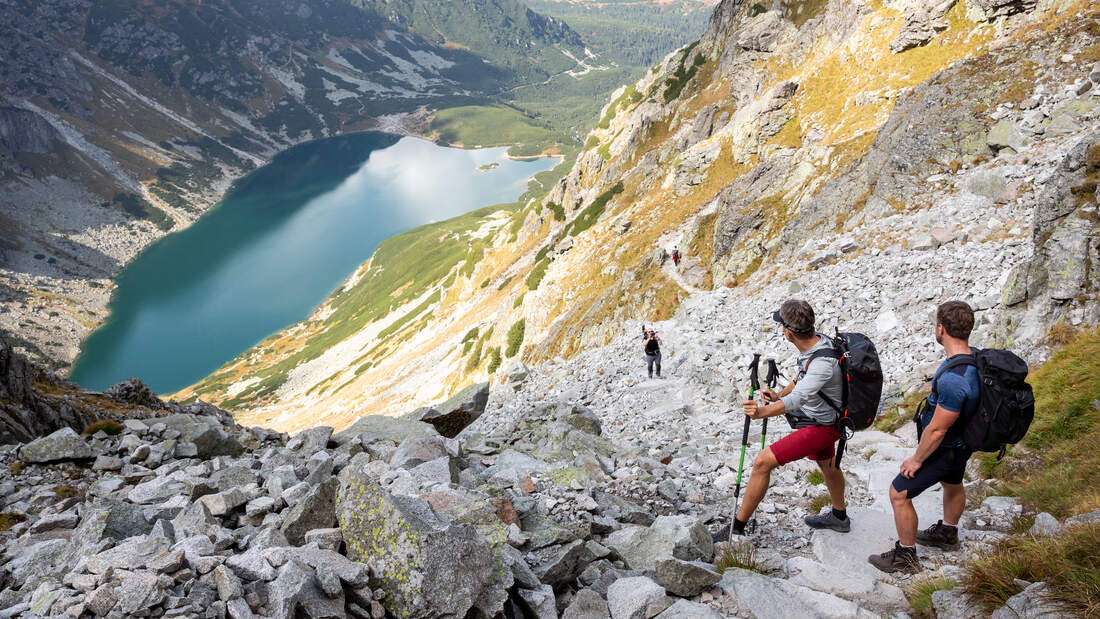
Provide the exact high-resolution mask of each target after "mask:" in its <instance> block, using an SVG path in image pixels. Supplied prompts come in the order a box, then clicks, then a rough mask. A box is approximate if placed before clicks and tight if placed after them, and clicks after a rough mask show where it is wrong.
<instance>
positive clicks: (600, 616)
mask: <svg viewBox="0 0 1100 619" xmlns="http://www.w3.org/2000/svg"><path fill="white" fill-rule="evenodd" d="M666 612H667V611H666ZM610 617H611V611H610V610H609V609H608V608H607V602H605V601H604V599H603V598H602V597H600V594H599V593H596V592H595V591H593V590H591V589H581V590H580V591H578V592H577V594H576V595H574V596H573V601H571V602H570V603H569V606H567V607H566V608H565V611H563V612H562V614H561V619H610Z"/></svg>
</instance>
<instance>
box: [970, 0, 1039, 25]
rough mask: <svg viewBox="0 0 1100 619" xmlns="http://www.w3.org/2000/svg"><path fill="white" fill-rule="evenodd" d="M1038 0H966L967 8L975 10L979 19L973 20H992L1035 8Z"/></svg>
mask: <svg viewBox="0 0 1100 619" xmlns="http://www.w3.org/2000/svg"><path fill="white" fill-rule="evenodd" d="M1037 5H1038V0H974V1H973V2H967V10H968V11H975V13H976V16H980V17H979V19H977V20H974V21H980V20H985V21H993V20H995V19H997V18H1000V17H1008V16H1009V15H1015V14H1017V13H1026V12H1030V11H1033V10H1035V7H1036V6H1037Z"/></svg>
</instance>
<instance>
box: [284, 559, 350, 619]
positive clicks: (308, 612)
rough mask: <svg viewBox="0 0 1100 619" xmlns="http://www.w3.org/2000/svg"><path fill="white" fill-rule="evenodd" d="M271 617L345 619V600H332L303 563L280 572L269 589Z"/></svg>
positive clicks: (340, 598) (286, 567)
mask: <svg viewBox="0 0 1100 619" xmlns="http://www.w3.org/2000/svg"><path fill="white" fill-rule="evenodd" d="M267 599H268V604H267V606H268V608H269V610H270V616H271V617H273V618H275V619H295V618H296V617H299V616H303V615H304V616H305V617H310V618H312V619H337V618H343V617H344V616H345V612H344V596H343V595H342V594H341V595H340V596H338V597H336V598H330V597H329V596H328V595H327V594H325V592H324V591H323V590H322V589H321V588H320V586H319V585H318V583H317V579H316V578H315V577H314V572H313V570H312V569H310V568H309V567H308V566H306V565H304V564H302V563H300V562H299V561H296V560H295V561H290V562H288V563H286V564H285V565H283V566H282V567H281V568H279V576H278V577H277V578H276V579H275V580H274V581H272V582H270V583H268V585H267Z"/></svg>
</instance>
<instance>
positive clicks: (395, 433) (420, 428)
mask: <svg viewBox="0 0 1100 619" xmlns="http://www.w3.org/2000/svg"><path fill="white" fill-rule="evenodd" d="M438 434H439V433H438V432H436V430H435V428H434V427H433V426H432V425H431V424H427V423H424V422H422V421H414V420H411V419H402V418H400V417H388V416H386V415H367V416H365V417H360V418H359V419H358V420H357V421H356V422H355V423H353V424H351V426H349V427H348V428H347V429H346V430H344V431H342V432H340V433H338V434H336V435H334V436H333V437H332V438H333V440H335V441H336V442H337V443H338V444H340V445H344V444H346V443H347V442H348V441H350V440H351V439H353V438H361V439H362V442H363V445H364V446H365V445H369V444H370V443H373V442H376V441H393V442H394V443H398V444H399V443H401V442H402V441H404V440H405V439H408V438H411V437H414V436H434V435H438Z"/></svg>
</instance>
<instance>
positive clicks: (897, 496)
mask: <svg viewBox="0 0 1100 619" xmlns="http://www.w3.org/2000/svg"><path fill="white" fill-rule="evenodd" d="M973 328H974V311H973V310H972V309H970V306H969V305H967V304H966V303H963V302H962V301H948V302H947V303H944V304H943V305H940V306H939V307H938V308H937V309H936V342H937V343H938V344H940V345H942V346H943V349H944V352H945V353H946V354H947V360H946V361H944V362H943V364H942V365H940V369H939V370H937V371H936V374H935V377H934V378H933V379H932V394H931V395H930V396H928V400H927V402H926V403H925V404H924V405H922V406H921V408H920V409H919V411H918V412H919V413H920V414H919V417H918V418H919V421H918V425H917V428H918V430H917V436H918V437H919V443H918V445H917V451H916V453H915V454H913V457H911V458H909V459H908V460H906V461H905V462H902V463H901V473H900V474H899V475H898V476H897V477H895V478H894V481H893V483H892V484H891V486H890V503H891V504H892V505H893V508H894V523H895V524H896V526H897V530H898V542H897V544H895V546H894V549H893V550H890V551H888V552H884V553H882V554H879V555H871V556H870V557H868V559H867V560H868V561H869V562H870V563H871V565H874V566H875V567H877V568H878V569H880V570H882V571H884V572H890V573H893V572H898V571H902V572H909V573H913V572H917V571H919V570H920V563H919V562H918V560H917V548H916V544H917V543H920V544H921V545H923V546H936V547H939V548H944V549H947V550H954V549H956V548H958V547H959V529H958V527H959V518H961V517H962V513H963V508H965V507H966V489H965V488H964V487H963V474H964V473H965V472H966V461H967V460H968V459H970V453H971V452H970V450H969V449H967V447H966V444H965V443H964V442H963V428H965V427H966V423H967V422H968V421H969V420H970V417H971V416H972V415H973V414H974V412H975V411H976V410H977V408H978V396H979V389H980V387H981V381H980V380H979V379H978V368H977V367H976V366H975V365H974V358H973V351H972V350H971V349H970V343H969V339H970V332H971V330H973ZM937 483H938V484H940V485H941V486H942V487H943V520H940V521H939V522H937V523H936V524H934V525H932V526H931V527H929V528H927V529H925V530H923V531H919V532H918V531H917V511H916V510H915V509H913V498H914V497H916V496H917V495H919V494H920V493H922V492H924V491H925V490H927V489H928V488H930V487H932V486H933V485H935V484H937Z"/></svg>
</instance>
